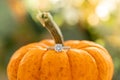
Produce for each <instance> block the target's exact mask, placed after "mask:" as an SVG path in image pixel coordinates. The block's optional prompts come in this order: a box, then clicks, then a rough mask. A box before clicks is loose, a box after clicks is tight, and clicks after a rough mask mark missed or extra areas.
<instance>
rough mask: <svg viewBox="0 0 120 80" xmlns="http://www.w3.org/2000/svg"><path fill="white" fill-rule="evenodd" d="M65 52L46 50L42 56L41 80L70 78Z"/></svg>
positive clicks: (67, 79)
mask: <svg viewBox="0 0 120 80" xmlns="http://www.w3.org/2000/svg"><path fill="white" fill-rule="evenodd" d="M67 57H68V56H67V55H66V52H65V51H63V52H56V51H54V50H48V51H47V52H46V53H45V55H44V56H43V59H44V60H43V61H42V65H41V71H40V73H41V74H40V78H41V80H70V76H71V75H70V66H69V63H68V58H67Z"/></svg>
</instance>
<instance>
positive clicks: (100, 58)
mask: <svg viewBox="0 0 120 80" xmlns="http://www.w3.org/2000/svg"><path fill="white" fill-rule="evenodd" d="M84 50H85V51H87V52H88V53H89V54H91V56H93V57H94V59H95V60H96V62H97V66H98V70H99V71H98V72H99V80H111V79H112V75H113V63H112V60H111V57H110V56H109V55H107V54H106V53H105V52H103V50H101V49H99V48H96V47H88V48H84Z"/></svg>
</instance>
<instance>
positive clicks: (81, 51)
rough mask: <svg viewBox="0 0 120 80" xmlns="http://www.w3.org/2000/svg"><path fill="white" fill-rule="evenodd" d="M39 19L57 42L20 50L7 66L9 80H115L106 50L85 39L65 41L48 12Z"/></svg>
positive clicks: (44, 42)
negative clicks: (113, 79)
mask: <svg viewBox="0 0 120 80" xmlns="http://www.w3.org/2000/svg"><path fill="white" fill-rule="evenodd" d="M37 18H38V19H39V21H40V22H41V23H42V24H43V26H45V27H46V28H47V29H48V30H49V32H50V33H51V34H52V36H53V38H54V40H47V39H46V40H42V41H40V42H35V43H31V44H28V45H26V46H23V47H21V48H20V49H19V50H17V51H16V52H15V53H14V54H13V56H12V57H11V59H10V62H9V64H8V67H7V74H8V79H9V80H111V79H112V76H113V70H114V67H113V62H112V58H111V56H110V54H109V53H108V52H107V50H106V49H105V48H103V47H102V46H100V45H98V44H96V43H94V42H91V41H86V40H83V41H80V40H69V41H65V42H64V41H63V37H62V34H61V32H60V30H59V29H58V27H57V25H56V24H55V22H54V21H53V20H52V18H51V15H50V14H49V13H47V12H43V13H39V15H38V16H37ZM51 46H53V47H51Z"/></svg>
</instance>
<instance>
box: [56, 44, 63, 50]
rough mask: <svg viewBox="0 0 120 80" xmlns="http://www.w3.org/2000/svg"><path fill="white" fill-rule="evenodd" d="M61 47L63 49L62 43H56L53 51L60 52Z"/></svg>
mask: <svg viewBox="0 0 120 80" xmlns="http://www.w3.org/2000/svg"><path fill="white" fill-rule="evenodd" d="M62 49H63V46H62V44H56V45H55V51H57V52H61V51H62Z"/></svg>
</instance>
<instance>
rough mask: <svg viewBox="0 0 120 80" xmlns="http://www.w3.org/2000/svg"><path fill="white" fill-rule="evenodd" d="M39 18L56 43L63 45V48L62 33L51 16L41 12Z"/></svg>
mask: <svg viewBox="0 0 120 80" xmlns="http://www.w3.org/2000/svg"><path fill="white" fill-rule="evenodd" d="M37 18H38V20H39V21H40V22H41V24H42V25H43V26H44V27H45V28H47V30H48V31H49V32H50V33H51V35H52V37H53V39H54V41H55V43H56V44H61V45H62V46H63V41H64V39H63V36H62V33H61V31H60V29H59V27H58V26H57V24H56V23H55V22H54V20H53V18H52V16H51V14H50V13H48V12H40V11H39V13H38V15H37Z"/></svg>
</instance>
